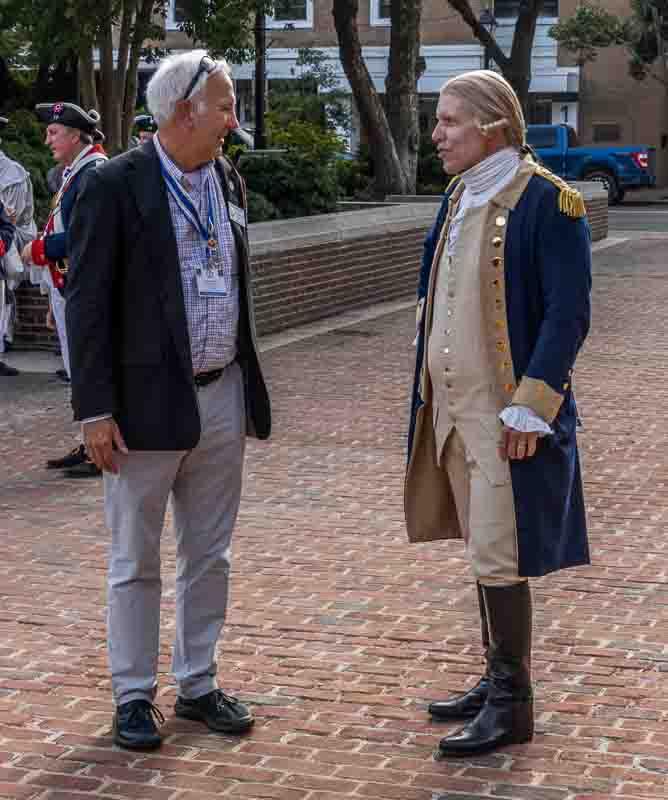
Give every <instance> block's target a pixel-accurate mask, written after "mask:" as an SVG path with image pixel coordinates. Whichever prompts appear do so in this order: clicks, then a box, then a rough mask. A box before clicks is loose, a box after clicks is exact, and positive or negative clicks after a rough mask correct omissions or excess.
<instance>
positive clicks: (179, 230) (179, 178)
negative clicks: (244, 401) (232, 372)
mask: <svg viewBox="0 0 668 800" xmlns="http://www.w3.org/2000/svg"><path fill="white" fill-rule="evenodd" d="M153 141H154V143H155V148H156V150H157V151H158V155H159V157H160V161H161V163H162V166H163V169H164V170H165V171H166V172H167V173H168V174H169V175H171V176H172V177H173V178H174V180H175V181H176V182H177V183H178V184H179V186H181V187H182V188H183V189H185V190H186V191H187V192H188V194H189V196H190V199H191V200H192V202H193V205H194V206H195V208H197V209H198V211H199V214H200V219H203V220H206V218H207V211H208V202H209V200H208V192H207V190H206V182H207V177H208V178H209V181H210V185H211V187H212V188H213V189H214V190H215V195H214V208H213V217H214V224H215V228H216V235H217V238H218V247H219V249H220V253H221V255H222V257H223V262H224V270H225V278H226V282H227V284H228V285H229V286H230V287H231V290H230V292H229V294H228V295H227V296H225V297H200V294H199V291H198V289H197V279H196V276H195V270H196V269H198V268H200V269H201V268H204V267H205V266H206V263H207V255H206V249H207V248H206V242H205V241H204V240H203V239H202V236H201V234H200V232H199V231H198V230H196V229H195V228H194V227H193V226H192V224H191V223H190V222H189V221H188V219H187V218H186V216H185V214H184V213H183V212H182V211H181V209H180V208H179V205H178V203H177V202H176V200H175V199H174V197H173V196H172V193H171V192H170V191H169V189H168V190H167V197H168V198H169V209H170V211H171V215H172V224H173V226H174V235H175V237H176V246H177V249H178V255H179V263H180V265H181V283H182V285H183V298H184V301H185V307H186V317H187V319H188V331H189V334H190V351H191V354H192V361H193V372H194V373H195V374H197V373H199V372H208V371H209V370H212V369H218V368H219V367H225V366H227V365H228V364H229V363H230V362H231V361H233V360H234V358H235V356H236V354H237V328H238V325H239V258H238V254H237V250H236V245H235V242H234V235H233V233H232V226H231V224H230V219H229V215H228V212H227V205H226V203H225V197H224V195H223V191H222V189H221V186H220V182H219V179H218V175H217V173H216V168H215V166H214V165H213V163H211V164H207V165H205V166H204V167H201V168H200V169H199V170H197V171H196V172H190V173H187V174H185V173H183V172H182V171H181V170H180V169H179V168H178V167H177V166H176V164H175V163H174V162H173V161H172V160H171V158H170V157H169V156H168V155H167V153H165V151H164V149H163V148H162V146H161V144H160V140H159V135H156V136H154V137H153ZM165 185H166V184H165Z"/></svg>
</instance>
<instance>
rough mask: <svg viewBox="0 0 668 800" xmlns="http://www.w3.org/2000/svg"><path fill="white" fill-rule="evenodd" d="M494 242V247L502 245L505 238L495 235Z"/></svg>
mask: <svg viewBox="0 0 668 800" xmlns="http://www.w3.org/2000/svg"><path fill="white" fill-rule="evenodd" d="M492 244H493V245H494V247H501V245H502V244H503V239H502V238H501V237H500V236H495V237H494V238H493V239H492Z"/></svg>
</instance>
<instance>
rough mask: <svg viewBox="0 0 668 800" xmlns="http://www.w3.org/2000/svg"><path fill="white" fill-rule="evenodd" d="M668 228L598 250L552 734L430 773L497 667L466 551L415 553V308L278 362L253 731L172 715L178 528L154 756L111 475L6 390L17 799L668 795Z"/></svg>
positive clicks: (7, 587)
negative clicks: (408, 432)
mask: <svg viewBox="0 0 668 800" xmlns="http://www.w3.org/2000/svg"><path fill="white" fill-rule="evenodd" d="M667 264H668V237H660V236H654V237H644V238H638V239H634V240H632V241H630V242H628V243H626V244H623V245H620V246H617V247H615V248H610V249H607V250H604V251H602V252H601V253H599V254H598V255H597V257H596V290H595V303H594V310H595V322H594V331H593V334H592V336H591V338H590V340H589V342H588V345H587V348H586V351H585V353H584V354H583V356H582V358H581V359H580V362H579V366H578V369H577V371H576V383H577V392H578V397H579V404H580V410H581V413H582V416H583V418H584V422H585V428H584V431H583V435H582V437H581V447H582V451H583V458H584V466H585V476H586V484H587V485H586V489H587V499H588V506H589V516H590V524H591V539H592V544H593V555H594V565H593V566H592V567H590V568H587V569H578V570H572V571H568V572H563V573H560V574H558V575H555V576H550V577H548V578H545V579H542V580H540V581H536V582H535V584H534V586H535V592H534V595H535V608H536V631H535V651H534V654H535V658H534V669H535V679H536V683H537V727H538V732H537V736H536V739H535V741H534V742H533V743H532V744H530V745H526V746H516V747H512V748H509V749H506V750H504V751H500V752H499V753H497V754H493V755H489V756H485V757H481V758H478V759H475V760H473V761H456V762H435V761H434V760H433V759H432V757H431V754H432V752H433V750H434V748H435V746H436V744H437V742H438V739H439V738H440V737H441V736H442V735H444V732H446V731H448V730H450V729H451V728H450V727H449V726H444V725H436V724H432V723H430V722H429V721H428V720H427V718H426V715H425V706H426V704H427V702H428V701H429V700H431V699H432V698H436V697H439V696H441V695H443V694H444V693H446V692H450V691H454V690H459V689H462V688H464V687H466V686H468V685H470V684H471V683H472V682H473V681H474V680H475V679H476V674H477V672H478V671H479V670H480V668H481V664H482V662H481V652H480V646H479V641H478V636H479V633H478V623H477V619H476V610H475V601H474V591H473V586H472V582H471V580H470V578H469V576H468V570H467V566H466V562H465V560H464V558H463V552H462V548H461V546H460V545H459V544H458V543H441V544H438V545H421V546H414V545H409V544H408V543H407V542H406V540H405V536H404V530H403V521H402V511H401V487H402V471H403V463H404V435H405V427H406V410H407V392H408V384H409V380H410V372H411V363H412V357H413V353H412V351H411V346H410V341H411V338H412V333H413V324H414V323H413V313H412V311H411V310H404V311H399V312H396V313H393V314H391V315H388V316H384V317H381V318H378V319H375V320H371V321H367V322H362V323H358V324H356V325H355V326H353V327H349V328H344V329H340V330H335V331H332V332H330V333H327V334H324V335H320V336H317V337H316V338H312V339H308V340H305V341H302V342H298V343H292V344H290V345H288V346H286V347H282V348H279V349H275V350H273V351H271V352H269V353H267V354H266V356H265V359H264V360H265V364H266V368H267V373H268V377H269V379H270V382H271V387H272V392H273V402H274V413H275V419H276V424H275V431H276V433H275V436H274V439H273V442H272V443H270V444H258V443H251V445H250V447H249V457H248V470H247V480H246V489H245V494H244V502H243V506H242V512H241V515H240V521H239V528H238V532H237V536H236V543H235V558H234V575H233V588H232V605H231V611H230V618H229V625H228V626H227V631H226V635H225V640H224V645H223V647H222V650H221V656H220V677H221V682H222V685H223V686H224V687H225V688H227V689H229V690H230V691H232V692H236V693H238V694H239V695H240V696H241V697H243V698H244V699H246V700H248V701H250V702H251V703H252V704H253V705H254V707H255V709H256V712H257V716H258V723H257V725H256V727H255V729H254V731H253V732H252V734H251V735H249V736H247V737H246V738H243V739H241V740H238V739H233V738H228V737H220V736H216V735H213V734H208V733H207V732H205V731H204V730H202V728H201V727H200V726H198V725H197V724H196V723H189V722H186V721H182V720H177V719H175V718H174V717H173V716H172V713H171V705H172V702H173V699H174V687H173V684H172V683H171V681H170V678H169V676H168V669H169V650H170V639H171V635H172V632H173V599H174V594H173V590H174V585H173V579H172V574H173V567H174V548H173V544H172V541H171V537H170V535H169V532H166V534H165V537H164V548H163V553H164V574H165V580H164V592H165V598H164V606H163V608H164V615H163V638H162V652H161V662H160V663H161V669H162V670H163V671H164V674H162V675H161V680H160V696H159V705H160V707H161V708H162V710H163V712H164V713H165V715H166V716H167V723H166V725H165V727H164V732H165V734H166V737H167V738H166V743H165V746H164V747H163V748H162V750H161V751H159V752H158V753H155V754H132V753H128V752H124V751H120V750H115V749H113V748H112V746H111V744H110V738H109V725H110V716H111V703H110V697H109V679H108V675H107V666H106V653H105V643H104V583H105V557H106V549H107V533H106V532H105V530H104V528H103V524H102V514H101V505H100V484H99V483H98V482H91V481H86V482H77V481H69V482H67V481H63V480H62V479H61V478H60V477H59V476H58V475H52V474H50V473H47V472H45V471H44V470H43V469H42V468H41V464H42V462H43V461H44V459H45V458H46V457H48V456H50V455H52V454H54V453H56V454H58V453H59V452H60V451H61V450H63V449H64V448H65V447H66V446H68V445H69V443H70V438H69V437H70V432H71V431H72V426H71V425H70V424H69V423H68V422H67V414H66V411H65V408H64V403H63V401H64V394H65V393H64V390H63V389H62V388H61V387H60V385H58V384H57V383H55V382H54V381H52V380H51V379H49V378H46V377H44V376H22V377H21V378H20V379H17V381H16V382H15V383H13V384H12V387H13V388H12V389H11V391H10V390H9V389H6V386H7V385H8V384H5V383H4V382H3V384H2V386H1V387H0V391H1V392H3V395H2V400H1V401H0V405H1V408H2V416H0V535H1V536H2V541H3V544H4V547H3V559H2V561H0V800H4V798H22V799H23V800H47V798H48V800H76V798H83V797H96V798H98V797H99V798H127V799H130V798H136V799H137V800H208V799H210V800H213V798H216V797H224V798H230V799H231V800H240V799H241V798H246V800H264V798H274V799H275V800H343V798H351V799H352V798H358V799H359V800H362V799H363V798H364V799H366V798H368V799H371V800H373V798H382V799H383V800H473V799H474V798H482V797H490V798H496V799H497V800H502V798H503V799H506V798H507V799H512V800H575V799H576V798H577V800H584V799H585V798H587V800H604V798H606V799H607V798H619V800H636V799H637V800H640V799H641V798H642V799H643V800H647V798H668V562H667V558H666V556H667V554H668V546H667V544H666V529H667V515H668V492H667V491H666V486H667V484H668V432H667V428H666V424H665V420H664V409H665V408H666V407H668V381H667V380H666V374H667V373H668V324H667V323H668V312H667V309H668V277H667V276H666V265H667Z"/></svg>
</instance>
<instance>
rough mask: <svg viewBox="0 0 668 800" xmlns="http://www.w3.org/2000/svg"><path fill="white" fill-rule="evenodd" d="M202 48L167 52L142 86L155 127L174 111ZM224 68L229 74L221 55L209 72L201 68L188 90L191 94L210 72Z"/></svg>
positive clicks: (197, 67)
mask: <svg viewBox="0 0 668 800" xmlns="http://www.w3.org/2000/svg"><path fill="white" fill-rule="evenodd" d="M205 55H207V52H206V50H190V51H188V52H187V53H179V54H178V55H174V56H168V57H167V58H165V59H163V60H162V61H161V62H160V66H159V67H158V69H157V70H156V71H155V73H154V74H153V77H152V78H151V80H150V81H149V83H148V87H147V89H146V103H147V105H148V108H149V111H150V112H151V114H153V116H154V117H155V120H156V122H157V123H158V127H160V126H161V125H164V124H165V123H166V122H167V121H168V120H169V119H170V118H171V117H172V116H173V114H174V112H175V111H176V104H177V103H178V102H179V100H183V99H184V95H185V93H186V91H187V89H188V86H189V84H190V81H192V79H193V78H194V77H195V73H196V72H197V70H198V69H199V65H200V63H201V61H202V58H204V56H205ZM220 71H222V72H224V73H225V74H226V75H228V76H231V74H232V71H231V70H230V67H229V64H228V63H227V61H225V60H224V59H218V60H216V68H215V70H213V72H202V74H201V75H200V76H199V78H198V79H197V83H196V84H195V85H194V86H193V88H192V91H191V92H190V97H191V98H192V97H194V96H195V95H196V94H197V93H198V92H200V91H201V90H202V89H203V88H204V84H205V83H206V81H207V78H208V77H209V76H210V75H213V73H214V72H220Z"/></svg>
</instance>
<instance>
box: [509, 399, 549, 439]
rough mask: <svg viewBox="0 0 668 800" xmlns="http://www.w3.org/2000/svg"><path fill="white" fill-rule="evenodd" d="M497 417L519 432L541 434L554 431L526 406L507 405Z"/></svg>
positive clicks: (547, 434) (544, 434) (545, 434)
mask: <svg viewBox="0 0 668 800" xmlns="http://www.w3.org/2000/svg"><path fill="white" fill-rule="evenodd" d="M499 418H500V420H501V422H503V424H504V425H505V426H506V427H508V428H512V429H513V430H515V431H520V432H521V433H539V434H540V435H541V436H549V435H550V434H551V433H554V431H553V430H552V428H550V426H549V425H548V424H547V422H545V420H544V419H541V418H540V417H539V416H538V414H536V413H535V412H534V411H532V410H531V409H530V408H527V406H508V408H504V409H503V411H502V412H501V413H500V414H499Z"/></svg>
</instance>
